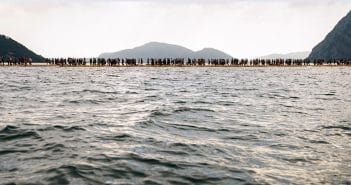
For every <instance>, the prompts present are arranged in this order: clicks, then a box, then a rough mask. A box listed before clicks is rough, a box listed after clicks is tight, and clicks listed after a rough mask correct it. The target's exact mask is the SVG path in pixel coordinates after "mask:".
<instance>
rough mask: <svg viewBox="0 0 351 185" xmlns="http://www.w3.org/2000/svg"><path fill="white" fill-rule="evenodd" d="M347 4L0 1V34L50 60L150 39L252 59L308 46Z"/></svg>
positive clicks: (326, 0) (328, 0)
mask: <svg viewBox="0 0 351 185" xmlns="http://www.w3.org/2000/svg"><path fill="white" fill-rule="evenodd" d="M350 9H351V1H350V0H0V28H1V31H0V32H1V33H2V34H6V35H8V36H10V37H12V38H13V39H15V40H17V41H19V42H21V43H23V44H24V45H26V46H27V47H29V48H30V49H32V50H33V51H35V52H37V53H39V54H41V55H43V56H45V57H55V56H74V57H79V56H87V57H90V56H98V55H99V54H100V53H102V52H110V51H118V50H120V49H125V48H132V47H135V46H138V45H142V44H144V43H146V42H149V41H159V42H167V43H172V44H179V45H182V46H185V47H187V48H189V49H192V50H200V49H202V48H203V47H214V48H217V49H220V50H223V51H225V52H227V53H229V54H231V55H232V56H234V57H255V56H261V55H266V54H270V53H287V52H293V51H308V50H311V49H312V47H313V46H315V45H316V44H317V43H318V42H320V41H321V40H322V39H323V38H324V37H325V35H326V34H327V33H328V32H329V31H330V30H331V29H332V28H333V27H334V25H335V24H336V23H337V21H338V20H339V19H341V18H342V17H343V16H345V15H346V14H347V13H348V11H350Z"/></svg>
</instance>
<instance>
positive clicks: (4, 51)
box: [0, 35, 45, 62]
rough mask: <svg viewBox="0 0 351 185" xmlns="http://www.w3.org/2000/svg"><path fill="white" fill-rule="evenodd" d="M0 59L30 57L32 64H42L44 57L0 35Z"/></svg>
mask: <svg viewBox="0 0 351 185" xmlns="http://www.w3.org/2000/svg"><path fill="white" fill-rule="evenodd" d="M0 57H30V58H32V59H33V61H34V62H44V60H45V59H44V57H42V56H40V55H37V54H36V53H34V52H33V51H31V50H29V49H28V48H26V47H25V46H23V45H22V44H20V43H18V42H16V41H15V40H13V39H11V38H10V37H7V36H5V35H0Z"/></svg>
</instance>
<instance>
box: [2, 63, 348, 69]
mask: <svg viewBox="0 0 351 185" xmlns="http://www.w3.org/2000/svg"><path fill="white" fill-rule="evenodd" d="M0 67H3V68H14V67H20V68H21V67H23V68H25V67H28V68H37V67H50V68H135V67H137V68H139V67H141V68H144V67H145V68H173V67H174V68H192V67H196V68H212V67H214V68H221V67H222V68H223V67H225V68H255V67H256V68H257V67H258V68H269V67H282V68H285V67H288V68H289V67H294V68H295V67H298V68H303V67H351V65H335V64H334V65H333V64H332V65H328V64H323V65H116V66H108V65H55V64H43V63H33V64H32V65H0Z"/></svg>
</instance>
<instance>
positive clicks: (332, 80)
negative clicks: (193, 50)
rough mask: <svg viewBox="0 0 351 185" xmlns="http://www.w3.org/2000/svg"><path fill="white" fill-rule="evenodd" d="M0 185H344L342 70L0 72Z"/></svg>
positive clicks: (350, 160)
mask: <svg viewBox="0 0 351 185" xmlns="http://www.w3.org/2000/svg"><path fill="white" fill-rule="evenodd" d="M0 78H1V81H0V184H11V183H12V184H21V183H22V184H28V183H32V184H312V183H315V184H328V183H330V184H351V142H350V141H351V68H348V67H297V68H287V67H285V68H284V67H283V68H278V67H272V68H268V67H267V68H206V67H204V68H191V67H189V68H56V67H42V68H41V67H34V68H21V67H3V68H0Z"/></svg>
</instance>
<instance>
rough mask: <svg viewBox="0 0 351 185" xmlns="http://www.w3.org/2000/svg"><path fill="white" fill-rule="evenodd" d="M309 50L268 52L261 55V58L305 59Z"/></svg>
mask: <svg viewBox="0 0 351 185" xmlns="http://www.w3.org/2000/svg"><path fill="white" fill-rule="evenodd" d="M310 53H311V52H310V51H301V52H293V53H287V54H270V55H266V56H262V57H258V58H261V59H305V58H307V57H308V56H309V54H310Z"/></svg>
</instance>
